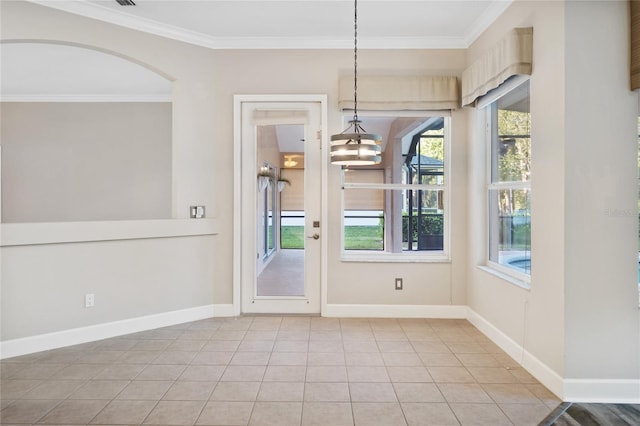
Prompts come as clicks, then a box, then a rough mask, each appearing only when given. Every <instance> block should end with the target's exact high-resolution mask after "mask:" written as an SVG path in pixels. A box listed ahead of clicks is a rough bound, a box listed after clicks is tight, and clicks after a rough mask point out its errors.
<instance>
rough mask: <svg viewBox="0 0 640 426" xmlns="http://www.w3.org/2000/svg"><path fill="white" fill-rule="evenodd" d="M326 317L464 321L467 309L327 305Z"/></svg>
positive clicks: (422, 306) (453, 306) (420, 306)
mask: <svg viewBox="0 0 640 426" xmlns="http://www.w3.org/2000/svg"><path fill="white" fill-rule="evenodd" d="M322 316H325V317H343V318H367V317H368V318H450V319H464V318H466V316H467V307H466V306H462V305H347V304H327V305H326V306H325V308H324V309H323V310H322Z"/></svg>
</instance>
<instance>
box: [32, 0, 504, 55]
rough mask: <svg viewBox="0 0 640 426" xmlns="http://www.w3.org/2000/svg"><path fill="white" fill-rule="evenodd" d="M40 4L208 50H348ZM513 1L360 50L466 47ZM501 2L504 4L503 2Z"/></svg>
mask: <svg viewBox="0 0 640 426" xmlns="http://www.w3.org/2000/svg"><path fill="white" fill-rule="evenodd" d="M29 1H30V2H32V3H36V4H39V5H42V6H46V7H50V8H53V9H58V10H62V11H65V12H69V13H73V14H75V15H80V16H85V17H88V18H93V19H97V20H100V21H103V22H109V23H111V24H115V25H119V26H122V27H126V28H131V29H134V30H138V31H142V32H146V33H149V34H155V35H158V36H161V37H167V38H170V39H173V40H179V41H183V42H185V43H189V44H193V45H196V46H202V47H208V48H210V49H351V48H353V41H352V39H350V38H348V37H295V38H294V37H220V36H213V35H210V34H205V33H201V32H197V31H192V30H188V29H185V28H180V27H176V26H173V25H169V24H165V23H162V22H158V21H155V20H152V19H147V18H143V17H140V16H136V15H133V14H130V13H127V12H121V11H119V10H113V9H110V8H108V7H106V6H102V5H100V4H96V3H89V2H82V1H64V2H51V1H48V0H29ZM511 1H513V0H507V1H504V2H497V3H499V5H497V6H493V7H490V8H489V9H487V11H485V13H484V14H483V15H482V16H480V17H479V18H478V20H477V21H476V22H475V23H474V25H473V26H472V27H471V28H470V29H469V31H467V33H466V34H463V35H461V36H459V37H445V36H441V37H435V36H434V37H360V39H359V45H360V47H362V48H364V49H432V48H433V49H443V48H444V49H466V48H468V47H469V45H470V44H471V43H472V42H473V41H474V40H475V39H476V38H477V37H478V36H479V35H480V34H481V33H482V32H483V31H484V30H485V29H486V28H487V27H488V26H489V25H490V24H491V23H492V22H493V21H495V20H496V18H497V17H498V16H500V14H501V13H502V12H503V11H504V9H506V7H507V6H509V4H511ZM503 3H505V4H503Z"/></svg>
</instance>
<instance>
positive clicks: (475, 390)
mask: <svg viewBox="0 0 640 426" xmlns="http://www.w3.org/2000/svg"><path fill="white" fill-rule="evenodd" d="M0 365H1V379H2V380H1V383H0V401H1V405H0V407H1V409H2V411H0V423H1V424H3V425H10V424H68V425H71V424H91V425H106V424H113V425H116V424H117V425H124V424H127V425H130V424H155V425H161V424H162V425H194V424H195V425H277V426H287V425H322V426H332V425H336V426H338V425H353V424H356V425H367V426H368V425H372V426H373V425H384V426H395V425H406V424H409V425H438V426H444V425H459V424H462V425H482V426H485V425H492V426H495V425H512V424H515V425H536V424H538V422H539V421H540V420H542V419H544V417H545V416H546V415H547V414H548V413H549V412H550V411H551V410H552V409H553V408H555V407H556V406H557V405H558V404H559V403H560V401H559V400H558V399H557V398H556V397H555V396H554V395H553V394H552V393H551V392H549V391H548V390H547V389H546V388H545V387H544V386H542V385H541V384H540V383H538V382H537V381H536V380H535V379H534V378H533V377H531V376H530V375H529V374H528V373H527V372H526V371H525V370H524V369H522V368H521V367H520V366H519V365H518V364H517V363H516V362H515V361H513V360H512V359H511V358H510V357H509V356H508V355H506V354H505V353H504V352H503V351H502V350H500V349H499V348H498V347H497V346H496V345H494V344H493V343H492V342H491V341H490V340H489V339H487V338H486V337H485V336H484V335H483V334H482V333H480V332H479V331H478V330H477V329H476V328H474V327H473V326H472V325H471V324H470V323H468V322H467V321H465V320H431V319H336V318H320V317H280V316H255V317H254V316H245V317H240V318H225V319H222V318H220V319H209V320H203V321H197V322H193V323H188V324H181V325H177V326H173V327H167V328H162V329H157V330H151V331H146V332H141V333H136V334H131V335H127V336H121V337H117V338H112V339H107V340H102V341H97V342H92V343H87V344H83V345H78V346H73V347H67V348H62V349H56V350H51V351H47V352H41V353H36V354H31V355H26V356H22V357H17V358H13V359H7V360H3V361H2V362H1V363H0Z"/></svg>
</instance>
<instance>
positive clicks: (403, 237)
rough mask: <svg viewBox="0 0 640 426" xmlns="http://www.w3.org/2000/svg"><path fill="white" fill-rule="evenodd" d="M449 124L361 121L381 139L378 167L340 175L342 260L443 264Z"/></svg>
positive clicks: (442, 119)
mask: <svg viewBox="0 0 640 426" xmlns="http://www.w3.org/2000/svg"><path fill="white" fill-rule="evenodd" d="M449 122H450V118H449V117H429V118H420V119H416V118H398V117H396V118H392V117H386V118H375V119H374V118H371V117H370V118H369V119H367V118H364V119H363V127H365V128H366V129H367V131H369V132H373V133H379V134H381V135H383V154H382V156H383V162H382V164H380V165H378V166H375V167H368V168H365V167H349V168H345V169H344V170H343V188H344V191H343V203H342V207H343V208H342V213H343V216H342V217H343V228H342V229H343V233H342V237H343V257H344V258H346V259H349V258H355V259H362V258H365V260H371V259H376V258H380V257H383V258H384V260H385V261H386V260H394V259H396V260H415V259H416V258H423V259H425V260H428V259H432V260H447V259H448V241H447V234H448V232H447V227H448V223H449V220H448V211H447V206H446V201H447V200H448V180H447V171H448V169H449V167H448V160H449V155H448V149H449V148H448V147H449V141H448V139H449V130H448V129H449ZM386 135H388V137H387V138H386V139H385V136H386ZM376 256H377V257H376Z"/></svg>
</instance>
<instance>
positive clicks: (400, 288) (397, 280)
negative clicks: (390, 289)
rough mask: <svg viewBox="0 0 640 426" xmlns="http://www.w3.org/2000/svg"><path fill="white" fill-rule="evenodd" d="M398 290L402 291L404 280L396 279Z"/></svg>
mask: <svg viewBox="0 0 640 426" xmlns="http://www.w3.org/2000/svg"><path fill="white" fill-rule="evenodd" d="M396 290H402V278H396Z"/></svg>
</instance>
